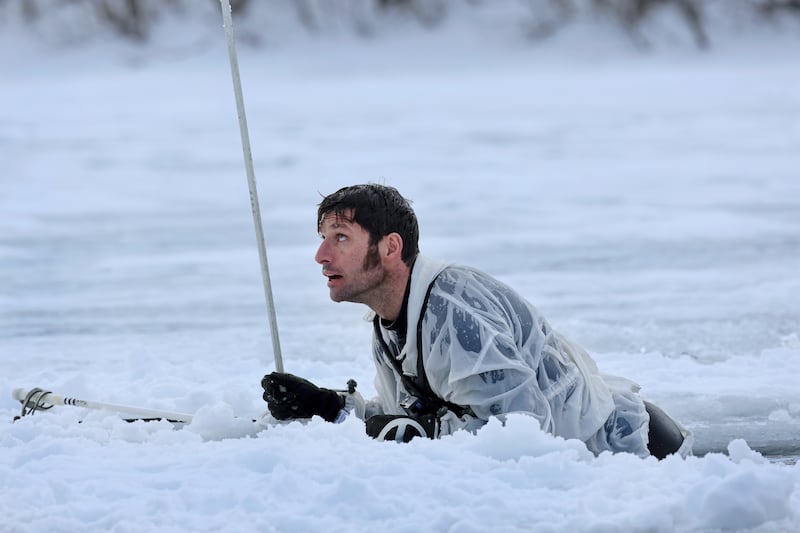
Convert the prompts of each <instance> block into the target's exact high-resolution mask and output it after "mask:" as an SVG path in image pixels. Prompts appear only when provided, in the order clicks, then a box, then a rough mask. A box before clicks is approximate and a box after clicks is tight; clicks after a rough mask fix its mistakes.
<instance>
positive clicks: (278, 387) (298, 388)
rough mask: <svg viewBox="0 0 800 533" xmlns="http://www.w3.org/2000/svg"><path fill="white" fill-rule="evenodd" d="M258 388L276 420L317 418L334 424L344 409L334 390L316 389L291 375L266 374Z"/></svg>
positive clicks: (341, 398)
mask: <svg viewBox="0 0 800 533" xmlns="http://www.w3.org/2000/svg"><path fill="white" fill-rule="evenodd" d="M261 386H262V387H263V388H264V401H265V402H267V407H269V412H270V413H271V414H272V416H274V417H275V418H277V419H278V420H291V419H294V418H311V417H312V416H314V415H319V416H321V417H322V418H324V419H325V420H327V421H328V422H333V421H334V420H336V415H338V414H339V411H340V410H341V409H342V407H344V398H343V397H342V396H340V395H339V394H338V393H337V392H336V391H333V390H330V389H323V388H320V387H317V386H316V385H314V384H313V383H311V382H310V381H308V380H305V379H303V378H299V377H297V376H295V375H292V374H283V373H280V372H273V373H271V374H267V375H266V376H264V378H263V379H262V380H261Z"/></svg>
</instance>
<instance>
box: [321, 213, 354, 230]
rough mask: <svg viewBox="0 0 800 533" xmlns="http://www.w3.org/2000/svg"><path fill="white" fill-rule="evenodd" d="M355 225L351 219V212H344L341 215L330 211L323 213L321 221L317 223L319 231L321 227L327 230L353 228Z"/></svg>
mask: <svg viewBox="0 0 800 533" xmlns="http://www.w3.org/2000/svg"><path fill="white" fill-rule="evenodd" d="M355 225H357V223H356V222H355V221H353V219H352V211H351V210H348V211H344V212H342V213H337V212H335V211H330V212H328V213H325V214H324V215H323V216H322V220H320V221H319V229H320V230H321V229H322V228H323V227H327V228H332V229H336V228H344V227H350V226H355Z"/></svg>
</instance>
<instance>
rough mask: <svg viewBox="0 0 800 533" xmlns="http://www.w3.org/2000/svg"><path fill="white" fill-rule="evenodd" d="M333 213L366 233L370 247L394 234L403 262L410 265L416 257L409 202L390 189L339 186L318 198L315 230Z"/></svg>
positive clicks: (416, 234) (416, 237)
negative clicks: (398, 241)
mask: <svg viewBox="0 0 800 533" xmlns="http://www.w3.org/2000/svg"><path fill="white" fill-rule="evenodd" d="M330 213H333V214H334V215H336V216H337V217H343V218H346V219H348V220H350V221H352V222H355V223H356V224H358V225H359V226H361V227H362V228H364V229H365V230H366V231H367V232H368V233H369V243H370V246H374V245H376V244H378V242H379V241H380V240H381V239H382V238H383V237H385V236H386V235H389V234H390V233H397V234H399V235H400V237H401V238H402V239H403V253H402V255H401V257H402V259H403V262H404V263H405V264H406V265H408V266H411V264H412V263H413V262H414V258H415V257H417V254H419V224H418V223H417V216H416V215H415V214H414V210H413V209H411V203H410V202H409V201H408V200H406V199H405V198H403V196H402V195H401V194H400V193H399V192H398V191H397V189H395V188H394V187H388V186H386V185H378V184H376V183H367V184H364V185H351V186H349V187H343V188H341V189H339V190H338V191H336V192H335V193H332V194H329V195H328V196H326V197H324V198H323V199H322V202H320V204H319V208H318V209H317V231H319V230H320V227H321V225H322V219H323V218H325V216H326V215H328V214H330Z"/></svg>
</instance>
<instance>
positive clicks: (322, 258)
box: [314, 240, 330, 265]
mask: <svg viewBox="0 0 800 533" xmlns="http://www.w3.org/2000/svg"><path fill="white" fill-rule="evenodd" d="M314 261H316V262H317V263H319V264H320V265H321V264H323V263H327V262H329V261H330V256H329V254H328V246H327V244H326V241H324V240H323V241H322V244H320V245H319V248H317V253H316V255H314Z"/></svg>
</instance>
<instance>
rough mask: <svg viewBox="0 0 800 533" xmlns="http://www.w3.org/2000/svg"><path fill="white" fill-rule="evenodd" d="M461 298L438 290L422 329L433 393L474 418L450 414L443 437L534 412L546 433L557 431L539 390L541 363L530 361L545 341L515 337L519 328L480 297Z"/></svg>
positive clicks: (535, 336) (423, 352) (427, 368)
mask: <svg viewBox="0 0 800 533" xmlns="http://www.w3.org/2000/svg"><path fill="white" fill-rule="evenodd" d="M458 296H459V295H454V294H446V293H443V292H439V291H434V292H432V293H431V296H430V299H429V302H428V312H427V313H426V315H425V317H424V319H423V323H422V329H421V334H422V336H421V339H420V340H421V347H422V353H421V354H420V355H421V356H422V357H423V358H424V367H425V371H426V375H427V378H428V381H429V383H430V386H431V389H432V390H433V392H434V393H435V394H437V395H438V396H439V397H441V398H443V399H445V400H447V401H449V402H452V403H455V404H457V405H461V406H464V407H469V408H470V409H471V411H472V413H473V414H474V417H470V415H465V416H464V417H462V418H460V419H458V418H457V417H455V415H454V414H453V413H449V414H448V415H447V416H446V417H445V418H444V419H443V421H442V433H443V434H447V433H452V432H453V431H455V430H457V429H461V428H466V429H475V428H476V426H478V427H479V426H480V425H482V424H483V423H485V422H486V421H487V420H488V419H489V418H490V417H491V416H493V415H494V416H496V415H502V414H505V413H511V412H524V413H528V414H530V415H532V416H534V417H535V418H536V419H537V420H538V421H539V423H540V425H541V427H542V429H544V430H545V431H552V430H553V416H552V413H551V408H550V404H549V402H548V400H547V397H546V396H545V394H544V393H543V392H542V389H541V387H540V386H539V383H538V372H537V371H536V370H535V369H536V368H537V365H536V364H533V365H532V364H531V361H530V360H529V359H530V352H531V351H532V352H534V353H539V352H541V344H542V343H543V342H544V339H541V338H537V335H536V334H534V335H533V337H534V338H527V339H519V338H517V339H515V336H516V337H519V332H515V331H513V329H514V328H513V324H510V323H509V322H508V320H506V319H505V318H504V315H502V314H498V313H497V310H496V309H494V310H493V309H490V308H489V305H488V304H487V303H486V302H482V301H480V300H481V299H480V298H478V297H477V296H478V295H476V297H475V298H471V299H470V298H459V297H458ZM489 296H490V295H489ZM534 333H536V332H534ZM538 336H539V337H543V334H542V335H538ZM520 341H521V342H522V344H523V349H521V348H520V347H519V346H518V343H519V342H520ZM531 344H532V346H531ZM525 347H527V348H529V349H528V350H525V349H524V348H525ZM526 351H527V352H528V353H525V352H526ZM473 418H474V419H473Z"/></svg>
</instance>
